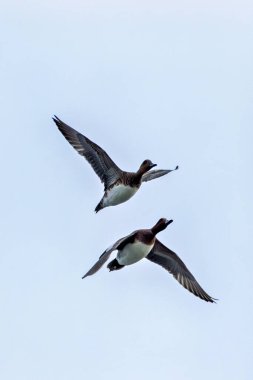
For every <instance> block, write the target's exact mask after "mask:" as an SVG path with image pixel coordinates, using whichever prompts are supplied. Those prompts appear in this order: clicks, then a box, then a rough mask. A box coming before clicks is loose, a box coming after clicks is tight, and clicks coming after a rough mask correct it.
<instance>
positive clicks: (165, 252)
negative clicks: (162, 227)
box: [147, 239, 215, 302]
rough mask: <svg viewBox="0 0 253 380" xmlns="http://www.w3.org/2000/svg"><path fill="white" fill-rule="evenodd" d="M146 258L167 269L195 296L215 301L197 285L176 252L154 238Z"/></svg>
mask: <svg viewBox="0 0 253 380" xmlns="http://www.w3.org/2000/svg"><path fill="white" fill-rule="evenodd" d="M147 259H148V260H150V261H152V262H153V263H156V264H158V265H161V266H162V267H163V268H165V269H166V270H167V271H169V272H170V273H171V274H172V275H173V276H174V278H175V279H176V280H177V281H178V282H179V283H180V284H181V285H183V287H184V288H185V289H187V290H189V291H190V292H191V293H193V294H194V295H195V296H197V297H199V298H201V299H202V300H204V301H207V302H215V298H213V297H210V296H209V295H208V294H207V293H206V292H205V291H204V290H203V289H202V288H201V286H200V285H199V283H198V282H197V280H196V279H195V277H194V276H193V275H192V274H191V272H190V271H189V269H188V268H187V267H186V265H185V264H184V263H183V261H182V260H181V259H180V258H179V257H178V256H177V254H176V253H175V252H173V251H171V250H170V249H169V248H167V247H165V246H164V245H163V244H162V243H161V242H160V241H159V240H157V239H156V242H155V244H154V247H153V249H152V250H151V251H150V253H149V254H148V255H147Z"/></svg>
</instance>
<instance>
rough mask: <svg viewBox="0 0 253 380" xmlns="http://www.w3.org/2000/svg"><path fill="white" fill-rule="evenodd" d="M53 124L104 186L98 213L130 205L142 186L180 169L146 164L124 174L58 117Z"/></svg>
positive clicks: (145, 162) (86, 139)
mask: <svg viewBox="0 0 253 380" xmlns="http://www.w3.org/2000/svg"><path fill="white" fill-rule="evenodd" d="M53 120H54V122H55V124H56V125H57V127H58V128H59V130H60V132H61V133H62V134H63V136H64V137H65V138H66V139H67V140H68V142H69V143H70V144H71V145H72V146H73V148H74V149H76V151H77V152H78V153H79V154H80V155H81V156H83V157H84V158H85V159H86V160H87V161H88V162H89V163H90V165H91V166H92V167H93V169H94V171H95V172H96V174H97V175H98V176H99V178H100V179H101V181H102V182H103V183H104V196H103V197H102V199H101V201H100V202H99V203H98V205H97V207H96V208H95V211H96V212H98V211H99V210H102V209H103V208H105V207H109V206H116V205H118V204H120V203H123V202H126V201H128V200H129V199H130V198H132V196H133V195H134V194H135V193H136V192H137V191H138V190H139V188H140V186H141V184H142V182H147V181H150V180H152V179H155V178H158V177H161V176H164V175H165V174H168V173H170V172H171V171H173V170H177V169H178V166H177V167H176V168H175V169H172V170H170V169H166V170H163V169H160V170H151V169H152V168H153V167H154V166H156V164H153V163H152V162H151V161H150V160H145V161H143V163H142V164H141V165H140V167H139V169H138V170H137V171H136V172H126V171H123V170H121V169H120V168H119V167H118V166H117V165H116V164H115V163H114V162H113V160H112V159H111V158H110V157H109V156H108V154H107V153H106V152H105V151H104V150H103V149H102V148H101V147H100V146H98V145H97V144H95V143H94V142H92V141H91V140H89V139H88V138H87V137H85V136H84V135H82V134H81V133H79V132H78V131H76V130H75V129H73V128H71V127H70V126H68V125H67V124H65V123H64V122H62V121H61V120H60V119H59V118H58V117H56V116H55V117H54V118H53Z"/></svg>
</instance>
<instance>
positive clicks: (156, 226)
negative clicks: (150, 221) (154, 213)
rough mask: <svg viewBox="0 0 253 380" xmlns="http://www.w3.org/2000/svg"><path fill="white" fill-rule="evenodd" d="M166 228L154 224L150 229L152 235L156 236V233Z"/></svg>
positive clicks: (159, 224)
mask: <svg viewBox="0 0 253 380" xmlns="http://www.w3.org/2000/svg"><path fill="white" fill-rule="evenodd" d="M165 228H166V227H165V226H164V225H163V224H161V223H159V222H158V223H156V224H155V225H154V227H152V228H151V231H152V233H153V234H154V235H156V234H158V232H161V231H162V230H164V229H165Z"/></svg>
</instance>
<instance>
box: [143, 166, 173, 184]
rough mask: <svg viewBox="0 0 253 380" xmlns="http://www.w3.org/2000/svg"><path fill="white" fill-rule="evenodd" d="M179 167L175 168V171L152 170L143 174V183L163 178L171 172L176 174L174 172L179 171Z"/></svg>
mask: <svg viewBox="0 0 253 380" xmlns="http://www.w3.org/2000/svg"><path fill="white" fill-rule="evenodd" d="M177 169H178V166H176V167H175V169H165V170H164V169H159V170H150V171H149V172H147V173H145V174H143V176H142V177H141V180H142V182H148V181H151V180H152V179H155V178H159V177H162V176H163V175H165V174H168V173H170V172H174V170H177Z"/></svg>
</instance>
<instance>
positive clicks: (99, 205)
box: [95, 199, 104, 212]
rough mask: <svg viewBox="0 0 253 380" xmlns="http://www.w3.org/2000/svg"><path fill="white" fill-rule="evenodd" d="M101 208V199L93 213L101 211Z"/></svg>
mask: <svg viewBox="0 0 253 380" xmlns="http://www.w3.org/2000/svg"><path fill="white" fill-rule="evenodd" d="M103 208H104V206H103V199H101V201H100V202H99V203H98V205H97V206H96V208H95V212H98V211H100V210H102V209H103Z"/></svg>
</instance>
